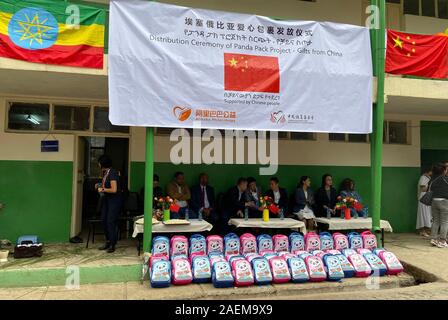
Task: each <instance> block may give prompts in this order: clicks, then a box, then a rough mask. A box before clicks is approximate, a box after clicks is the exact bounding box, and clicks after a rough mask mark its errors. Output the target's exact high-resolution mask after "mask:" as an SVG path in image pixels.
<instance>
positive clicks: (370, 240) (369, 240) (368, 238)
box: [361, 230, 377, 250]
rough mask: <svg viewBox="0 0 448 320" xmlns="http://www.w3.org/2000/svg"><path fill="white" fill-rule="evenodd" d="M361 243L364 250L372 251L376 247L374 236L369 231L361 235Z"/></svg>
mask: <svg viewBox="0 0 448 320" xmlns="http://www.w3.org/2000/svg"><path fill="white" fill-rule="evenodd" d="M361 237H362V241H363V244H364V248H366V249H369V250H373V249H376V247H377V242H376V236H375V235H374V234H373V233H372V232H370V231H369V230H367V231H364V232H363V233H361Z"/></svg>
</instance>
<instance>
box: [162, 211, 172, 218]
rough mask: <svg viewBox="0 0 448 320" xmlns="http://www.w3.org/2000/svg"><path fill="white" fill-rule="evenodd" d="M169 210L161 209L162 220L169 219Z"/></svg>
mask: <svg viewBox="0 0 448 320" xmlns="http://www.w3.org/2000/svg"><path fill="white" fill-rule="evenodd" d="M170 215H171V211H170V209H165V210H163V221H168V220H170Z"/></svg>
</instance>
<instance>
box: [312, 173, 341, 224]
mask: <svg viewBox="0 0 448 320" xmlns="http://www.w3.org/2000/svg"><path fill="white" fill-rule="evenodd" d="M337 196H338V192H337V191H336V189H335V188H334V187H333V177H332V176H331V174H328V173H327V174H324V175H323V176H322V185H321V187H320V188H319V189H317V191H316V193H315V194H314V200H315V203H316V205H315V211H314V213H315V215H316V216H317V217H328V218H329V217H331V216H334V215H335V207H336V201H337Z"/></svg>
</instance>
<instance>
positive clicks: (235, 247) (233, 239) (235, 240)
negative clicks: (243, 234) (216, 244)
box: [224, 233, 240, 256]
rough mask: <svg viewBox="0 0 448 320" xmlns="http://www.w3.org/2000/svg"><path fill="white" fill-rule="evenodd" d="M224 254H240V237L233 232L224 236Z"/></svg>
mask: <svg viewBox="0 0 448 320" xmlns="http://www.w3.org/2000/svg"><path fill="white" fill-rule="evenodd" d="M224 254H225V255H226V256H227V255H234V254H240V238H239V237H238V236H237V235H236V234H235V233H229V234H227V235H226V236H225V237H224Z"/></svg>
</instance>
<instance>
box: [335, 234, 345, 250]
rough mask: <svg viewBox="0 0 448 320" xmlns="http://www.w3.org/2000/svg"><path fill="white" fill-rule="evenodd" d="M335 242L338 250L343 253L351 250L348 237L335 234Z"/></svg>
mask: <svg viewBox="0 0 448 320" xmlns="http://www.w3.org/2000/svg"><path fill="white" fill-rule="evenodd" d="M333 242H334V248H335V249H336V250H339V251H341V250H344V249H348V248H349V244H348V238H347V236H346V235H345V234H342V233H340V232H335V233H333Z"/></svg>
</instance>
